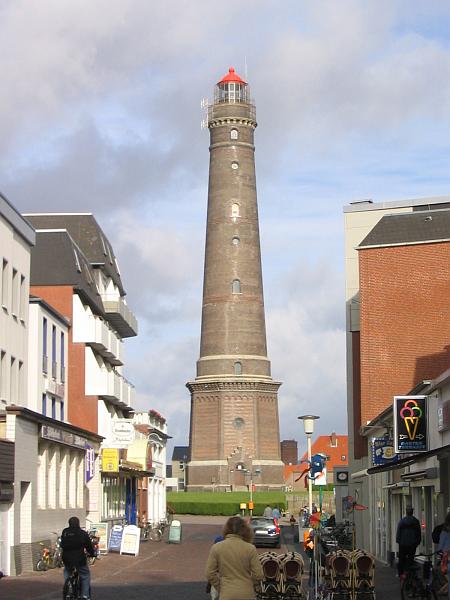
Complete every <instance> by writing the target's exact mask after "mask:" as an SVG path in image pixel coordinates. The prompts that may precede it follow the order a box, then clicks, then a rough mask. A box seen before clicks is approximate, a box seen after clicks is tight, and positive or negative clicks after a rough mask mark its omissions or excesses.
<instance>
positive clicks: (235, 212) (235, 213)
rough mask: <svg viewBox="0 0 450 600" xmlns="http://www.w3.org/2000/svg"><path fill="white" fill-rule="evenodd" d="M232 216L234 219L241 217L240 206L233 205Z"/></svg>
mask: <svg viewBox="0 0 450 600" xmlns="http://www.w3.org/2000/svg"><path fill="white" fill-rule="evenodd" d="M231 216H232V217H233V218H236V217H239V204H236V203H234V204H232V205H231Z"/></svg>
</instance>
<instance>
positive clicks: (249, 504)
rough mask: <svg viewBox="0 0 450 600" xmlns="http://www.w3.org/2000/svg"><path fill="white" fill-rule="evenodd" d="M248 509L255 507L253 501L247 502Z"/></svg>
mask: <svg viewBox="0 0 450 600" xmlns="http://www.w3.org/2000/svg"><path fill="white" fill-rule="evenodd" d="M248 508H249V510H253V509H254V508H255V504H254V503H253V502H249V503H248Z"/></svg>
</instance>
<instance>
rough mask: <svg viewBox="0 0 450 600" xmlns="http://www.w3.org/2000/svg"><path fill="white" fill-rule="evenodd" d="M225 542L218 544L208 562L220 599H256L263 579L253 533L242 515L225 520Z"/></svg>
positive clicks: (212, 583)
mask: <svg viewBox="0 0 450 600" xmlns="http://www.w3.org/2000/svg"><path fill="white" fill-rule="evenodd" d="M223 537H224V538H225V539H224V540H223V541H222V542H219V543H218V544H214V546H213V547H212V548H211V551H210V553H209V557H208V562H207V564H206V579H207V580H208V581H209V583H210V584H211V585H212V586H213V587H214V588H215V589H216V590H218V592H219V598H220V600H254V598H256V594H255V584H257V583H258V582H259V581H261V580H262V579H263V570H262V567H261V563H260V561H259V557H258V553H257V551H256V548H255V547H254V546H253V544H252V543H251V541H252V537H253V532H252V530H251V529H250V527H249V525H248V524H247V523H246V522H245V521H244V519H241V517H231V518H230V519H228V521H227V522H226V523H225V527H224V529H223Z"/></svg>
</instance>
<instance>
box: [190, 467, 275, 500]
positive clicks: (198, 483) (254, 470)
mask: <svg viewBox="0 0 450 600" xmlns="http://www.w3.org/2000/svg"><path fill="white" fill-rule="evenodd" d="M239 466H240V465H239V464H237V465H233V468H230V466H229V461H227V460H204V461H202V460H193V461H191V462H189V463H188V466H187V475H188V480H187V486H186V488H187V490H188V491H209V492H210V491H222V492H223V491H230V492H231V491H249V490H250V488H251V486H253V491H260V492H262V491H282V490H284V477H283V467H284V465H283V463H282V462H281V460H257V459H255V460H254V461H253V462H252V464H251V465H248V466H247V465H245V464H244V465H242V466H241V468H239Z"/></svg>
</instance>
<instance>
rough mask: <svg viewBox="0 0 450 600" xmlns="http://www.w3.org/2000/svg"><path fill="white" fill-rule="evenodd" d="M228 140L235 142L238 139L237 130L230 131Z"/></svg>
mask: <svg viewBox="0 0 450 600" xmlns="http://www.w3.org/2000/svg"><path fill="white" fill-rule="evenodd" d="M230 139H231V140H237V139H239V131H238V130H237V129H234V128H233V129H232V130H231V131H230Z"/></svg>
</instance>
